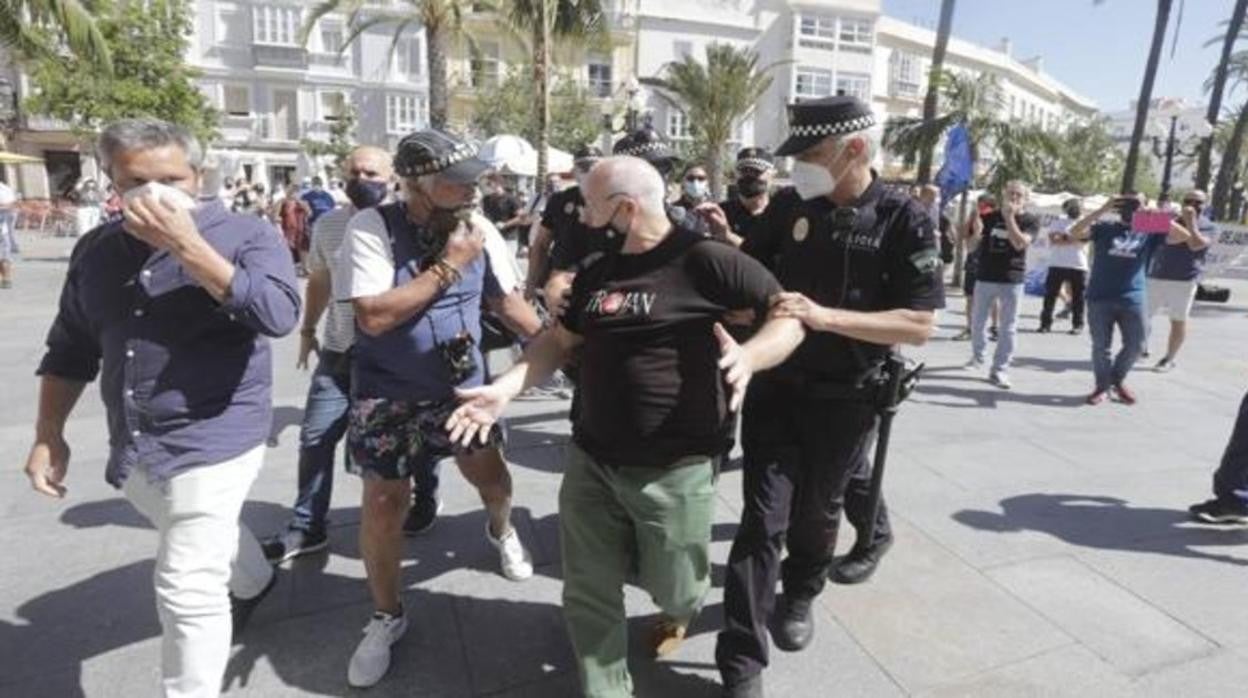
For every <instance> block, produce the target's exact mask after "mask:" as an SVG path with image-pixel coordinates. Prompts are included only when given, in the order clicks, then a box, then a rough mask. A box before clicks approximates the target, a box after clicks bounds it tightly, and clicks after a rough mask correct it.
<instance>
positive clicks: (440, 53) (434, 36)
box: [425, 24, 450, 128]
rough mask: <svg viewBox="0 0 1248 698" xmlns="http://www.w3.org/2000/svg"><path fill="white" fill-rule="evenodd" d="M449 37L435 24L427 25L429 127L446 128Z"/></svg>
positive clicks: (426, 57)
mask: <svg viewBox="0 0 1248 698" xmlns="http://www.w3.org/2000/svg"><path fill="white" fill-rule="evenodd" d="M449 39H450V37H449V35H448V34H447V32H445V31H443V29H442V27H440V26H438V25H435V24H426V25H425V60H426V61H428V63H429V125H430V126H432V127H434V128H446V122H447V121H448V112H449V110H450V107H449V105H448V103H447V100H448V95H447V93H448V87H447V84H446V61H447V56H448V55H450V51H449V50H448V49H449V48H450V47H449V46H448V44H449Z"/></svg>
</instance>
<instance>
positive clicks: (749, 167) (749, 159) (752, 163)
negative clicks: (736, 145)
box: [737, 147, 775, 172]
mask: <svg viewBox="0 0 1248 698" xmlns="http://www.w3.org/2000/svg"><path fill="white" fill-rule="evenodd" d="M774 167H775V163H773V162H772V161H771V153H769V152H768V151H767V149H766V148H755V147H749V148H742V149H741V150H740V151H739V152H738V153H737V172H744V171H753V172H767V171H768V170H770V169H772V168H774Z"/></svg>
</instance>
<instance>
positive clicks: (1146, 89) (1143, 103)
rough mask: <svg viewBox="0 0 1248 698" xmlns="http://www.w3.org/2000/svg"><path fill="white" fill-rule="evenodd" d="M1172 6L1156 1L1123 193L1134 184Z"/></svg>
mask: <svg viewBox="0 0 1248 698" xmlns="http://www.w3.org/2000/svg"><path fill="white" fill-rule="evenodd" d="M1098 2H1099V0H1098ZM1173 5H1174V0H1157V19H1156V21H1155V22H1154V25H1153V42H1152V46H1151V48H1149V50H1148V62H1147V63H1146V64H1145V66H1144V81H1143V82H1141V83H1140V97H1139V99H1138V100H1137V102H1136V105H1135V127H1134V128H1133V129H1131V145H1130V146H1129V147H1128V148H1127V164H1126V166H1125V167H1124V168H1123V172H1122V191H1123V192H1124V193H1125V192H1128V191H1130V190H1131V189H1132V188H1133V186H1134V184H1135V171H1136V169H1137V168H1138V167H1139V163H1140V142H1141V141H1142V140H1144V127H1145V126H1146V125H1147V123H1148V110H1149V103H1150V102H1152V100H1153V83H1154V82H1156V80H1157V64H1158V63H1159V62H1160V61H1161V47H1162V44H1163V43H1165V40H1166V26H1167V25H1168V24H1169V23H1170V9H1171V7H1172V6H1173Z"/></svg>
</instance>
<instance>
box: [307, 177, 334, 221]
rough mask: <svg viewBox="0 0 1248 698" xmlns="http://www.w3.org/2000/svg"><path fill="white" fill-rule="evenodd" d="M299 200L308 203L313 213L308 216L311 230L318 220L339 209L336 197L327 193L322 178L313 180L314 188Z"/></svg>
mask: <svg viewBox="0 0 1248 698" xmlns="http://www.w3.org/2000/svg"><path fill="white" fill-rule="evenodd" d="M299 198H301V199H303V200H304V202H305V203H307V205H308V208H309V209H311V212H310V213H309V214H308V227H309V228H311V227H312V225H313V224H314V223H316V219H317V218H320V217H321V216H323V215H325V214H326V213H329V212H330V211H332V210H334V209H335V208H337V207H338V203H337V202H336V201H334V195H333V194H330V193H329V192H327V191H325V182H324V181H323V180H322V179H321V178H320V177H313V178H312V188H311V189H309V190H307V191H305V192H304V193H303V195H302V196H300V197H299Z"/></svg>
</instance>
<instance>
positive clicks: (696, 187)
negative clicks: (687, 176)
mask: <svg viewBox="0 0 1248 698" xmlns="http://www.w3.org/2000/svg"><path fill="white" fill-rule="evenodd" d="M684 186H685V195H686V196H688V197H689V198H690V199H705V198H706V193H707V191H708V189H709V187H708V186H707V184H706V180H705V179H695V180H691V181H687V182H685V183H684Z"/></svg>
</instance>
